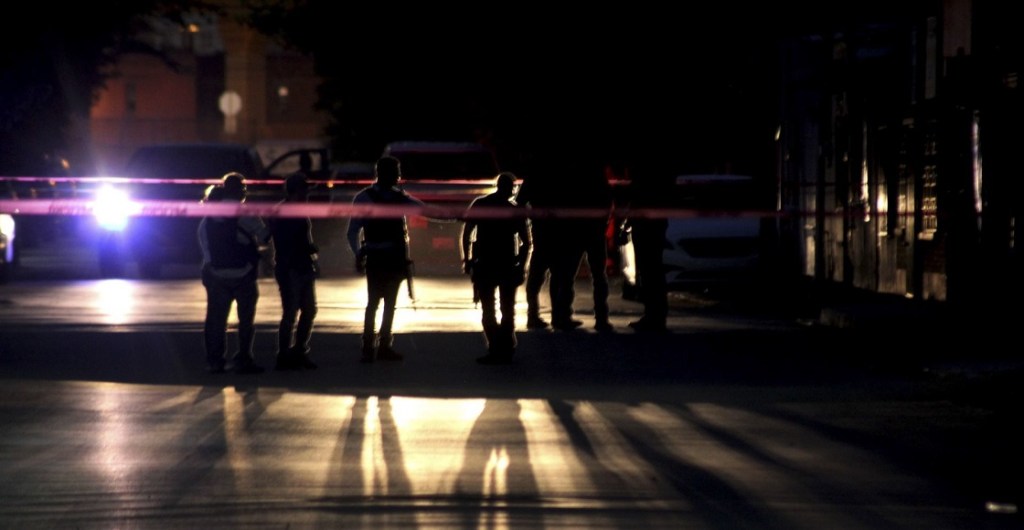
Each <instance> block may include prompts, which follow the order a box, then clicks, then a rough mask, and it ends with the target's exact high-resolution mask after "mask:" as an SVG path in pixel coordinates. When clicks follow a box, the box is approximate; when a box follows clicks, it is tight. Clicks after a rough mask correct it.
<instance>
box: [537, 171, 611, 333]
mask: <svg viewBox="0 0 1024 530" xmlns="http://www.w3.org/2000/svg"><path fill="white" fill-rule="evenodd" d="M563 179H564V185H563V186H564V190H565V191H564V199H563V200H562V201H560V204H561V205H562V207H563V208H564V213H563V214H562V215H564V216H565V217H566V218H565V219H563V220H559V222H558V227H559V228H558V230H559V232H558V233H559V237H558V251H557V252H556V256H557V257H556V261H555V266H554V267H553V269H552V286H553V289H552V301H551V308H552V309H551V315H552V317H551V319H552V325H553V326H555V327H556V328H558V329H563V330H570V329H575V328H576V327H577V326H579V325H580V324H579V322H580V321H578V320H574V319H573V318H572V317H573V314H574V311H573V304H574V302H575V299H576V278H577V276H578V275H579V270H580V266H581V265H582V264H583V260H584V259H586V261H587V268H588V269H589V271H590V281H591V286H592V288H593V298H594V329H596V330H598V331H610V330H611V329H612V325H611V322H609V320H608V271H607V269H606V263H607V261H608V237H607V233H608V222H609V219H610V217H611V208H612V202H613V201H612V190H611V186H610V185H609V183H608V180H607V178H605V176H604V172H603V171H601V170H600V168H594V167H590V166H580V165H575V164H574V165H571V166H568V167H567V168H566V171H565V173H563Z"/></svg>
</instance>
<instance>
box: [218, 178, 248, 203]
mask: <svg viewBox="0 0 1024 530" xmlns="http://www.w3.org/2000/svg"><path fill="white" fill-rule="evenodd" d="M221 185H222V186H223V187H224V199H225V200H231V201H243V200H245V175H242V174H241V173H238V172H235V171H232V172H231V173H228V174H226V175H224V177H223V178H221Z"/></svg>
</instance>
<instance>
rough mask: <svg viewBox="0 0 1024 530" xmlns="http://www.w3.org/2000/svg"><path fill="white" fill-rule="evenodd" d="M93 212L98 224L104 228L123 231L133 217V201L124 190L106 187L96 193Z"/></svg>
mask: <svg viewBox="0 0 1024 530" xmlns="http://www.w3.org/2000/svg"><path fill="white" fill-rule="evenodd" d="M92 211H93V216H94V217H95V218H96V222H97V223H99V225H100V226H102V227H103V228H106V229H107V230H114V231H117V230H123V229H124V227H125V226H127V225H128V217H130V216H131V201H130V200H129V199H128V193H127V192H125V191H124V190H121V189H117V188H112V187H109V186H106V187H103V188H100V189H99V190H98V191H97V192H96V200H95V202H94V203H93V208H92Z"/></svg>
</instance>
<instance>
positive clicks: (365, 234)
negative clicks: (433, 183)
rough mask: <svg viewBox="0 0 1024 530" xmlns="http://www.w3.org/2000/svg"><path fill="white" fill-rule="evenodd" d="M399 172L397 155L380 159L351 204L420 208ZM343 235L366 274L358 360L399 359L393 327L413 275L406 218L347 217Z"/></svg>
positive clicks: (397, 215)
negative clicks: (400, 296)
mask: <svg viewBox="0 0 1024 530" xmlns="http://www.w3.org/2000/svg"><path fill="white" fill-rule="evenodd" d="M401 176H402V168H401V163H400V162H399V161H398V159H397V158H394V157H390V156H384V157H381V158H380V159H379V160H377V162H376V164H375V165H374V183H373V184H371V185H370V186H367V187H366V188H363V189H362V190H360V191H359V193H357V194H356V195H355V197H353V199H352V204H353V205H355V206H365V205H368V204H376V205H381V206H387V207H400V206H419V207H424V206H425V204H424V203H423V202H422V201H420V200H419V199H417V198H415V197H413V196H411V195H409V194H408V193H406V192H404V191H403V190H401V189H400V188H399V187H398V181H399V180H400V179H401ZM347 238H348V244H349V247H350V248H351V250H352V252H353V254H355V257H356V271H357V272H358V273H359V274H365V275H366V294H367V300H366V311H365V313H364V316H363V334H362V356H361V357H360V360H361V361H362V362H373V361H374V360H378V359H379V360H388V361H400V360H402V358H403V357H402V354H401V353H399V352H398V351H396V350H395V349H394V347H393V344H394V336H393V330H392V326H393V324H394V319H395V305H396V303H397V300H398V290H399V288H400V287H401V286H402V282H403V281H405V280H407V279H409V277H410V274H411V269H410V267H411V265H412V263H411V261H410V259H409V229H408V223H407V222H406V216H405V215H399V214H395V215H386V216H379V215H374V216H370V217H357V216H354V217H352V218H351V219H349V224H348V231H347ZM381 302H383V304H384V310H383V312H382V314H381V322H380V329H379V332H378V331H377V329H376V323H377V311H378V309H379V308H380V305H381Z"/></svg>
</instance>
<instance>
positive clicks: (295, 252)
mask: <svg viewBox="0 0 1024 530" xmlns="http://www.w3.org/2000/svg"><path fill="white" fill-rule="evenodd" d="M309 189H310V185H309V180H308V179H307V177H306V174H305V173H302V172H296V173H292V174H291V175H288V177H287V178H286V179H285V181H284V192H285V198H284V200H282V201H281V203H280V204H295V203H304V202H306V201H307V200H308V196H309ZM269 225H270V233H271V235H272V241H273V243H274V278H275V279H276V280H277V287H278V290H279V291H280V293H281V322H280V325H279V326H278V329H277V363H276V365H275V369H277V370H301V369H314V368H316V367H317V365H316V363H315V362H313V360H312V359H311V358H310V355H309V351H310V348H309V342H310V337H311V335H312V333H313V320H314V319H315V318H316V313H317V303H316V278H317V276H318V274H319V271H320V268H319V264H318V253H319V251H320V250H319V248H318V247H317V245H316V243H315V242H313V224H312V221H310V219H309V217H275V218H273V219H270V221H269Z"/></svg>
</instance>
